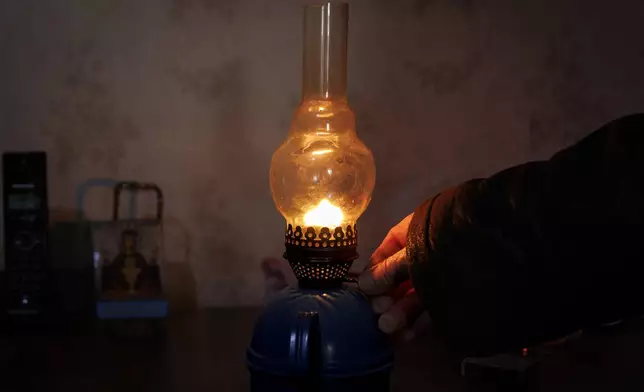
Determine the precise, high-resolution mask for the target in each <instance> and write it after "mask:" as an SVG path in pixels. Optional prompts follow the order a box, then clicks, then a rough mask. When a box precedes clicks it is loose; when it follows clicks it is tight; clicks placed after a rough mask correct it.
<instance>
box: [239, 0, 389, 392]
mask: <svg viewBox="0 0 644 392" xmlns="http://www.w3.org/2000/svg"><path fill="white" fill-rule="evenodd" d="M347 27H348V5H347V4H346V3H325V4H320V5H311V6H307V7H305V12H304V51H303V78H302V101H301V103H300V105H299V107H298V108H297V111H296V113H295V115H294V117H293V120H292V123H291V128H290V131H289V134H288V136H287V137H286V140H285V141H284V142H283V143H282V145H281V146H280V147H279V148H278V149H277V151H276V152H275V153H274V155H273V159H272V162H271V168H270V185H271V191H272V195H273V200H274V202H275V205H276V207H277V209H278V210H279V211H280V213H281V214H282V215H283V216H284V218H285V220H286V225H285V248H286V249H285V252H284V257H285V258H286V259H287V260H288V262H289V264H290V266H291V268H292V269H293V272H294V273H295V276H296V277H297V280H298V285H297V287H289V288H288V289H286V290H284V292H282V293H280V295H278V296H277V297H276V298H274V299H273V301H271V302H270V303H269V304H268V305H267V306H266V308H265V309H264V311H263V313H262V314H261V315H260V317H259V319H258V321H257V323H256V325H255V329H254V333H253V338H252V341H251V344H250V346H249V348H248V351H247V359H248V365H249V369H250V372H251V390H256V391H273V390H279V391H300V390H301V391H344V390H347V391H349V390H367V388H368V390H369V391H371V392H375V391H387V390H388V389H389V381H388V380H389V370H390V368H391V365H392V360H393V356H392V352H391V348H390V346H389V344H388V341H387V338H386V336H384V334H382V333H381V332H380V331H379V330H378V328H377V321H376V316H375V315H374V314H373V312H372V310H371V306H370V304H369V302H368V300H367V298H366V297H365V296H364V295H363V294H362V293H361V292H360V291H358V290H357V289H356V288H353V287H350V286H348V285H347V284H346V283H347V282H348V278H347V277H348V273H349V268H350V267H351V264H352V263H353V262H354V260H356V259H357V257H358V253H357V251H356V249H357V244H358V230H357V226H356V222H357V220H358V218H359V217H360V215H361V214H362V213H363V212H364V211H365V209H366V208H367V206H368V204H369V201H370V200H371V193H372V191H373V188H374V185H375V166H374V161H373V156H372V154H371V151H370V150H369V149H368V148H367V147H366V146H365V145H364V144H363V143H362V141H360V139H359V138H358V136H357V134H356V131H355V119H354V115H353V112H352V110H351V108H350V107H349V104H348V101H347V97H346V90H347V88H346V87H347V66H346V65H347Z"/></svg>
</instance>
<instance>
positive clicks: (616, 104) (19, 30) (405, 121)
mask: <svg viewBox="0 0 644 392" xmlns="http://www.w3.org/2000/svg"><path fill="white" fill-rule="evenodd" d="M303 3H305V2H304V1H295V0H292V1H290V0H289V1H265V0H241V1H232V0H231V1H223V0H158V1H151V0H150V1H144V0H140V1H126V0H120V1H119V0H111V1H109V0H66V1H63V0H21V1H3V2H0V147H1V148H2V150H14V149H45V150H47V151H48V152H49V153H50V168H51V173H50V184H51V185H50V188H51V189H50V192H51V205H52V206H53V207H56V208H58V209H61V210H69V209H72V208H73V207H74V193H75V187H76V186H77V184H78V183H80V182H81V181H83V180H85V179H87V178H90V177H115V178H124V179H138V180H148V181H154V182H157V183H158V184H160V185H161V186H162V187H163V189H164V190H165V192H166V199H167V215H168V217H169V218H168V236H169V237H170V238H169V241H168V259H169V261H170V262H172V263H183V265H185V266H189V267H190V269H191V273H192V276H194V280H195V281H196V291H197V294H198V300H199V303H200V304H202V305H222V304H224V305H229V304H248V303H256V302H258V301H260V300H261V296H262V292H263V290H262V285H263V282H262V277H261V273H260V270H259V261H260V259H261V258H262V257H263V256H266V255H276V256H277V255H279V254H280V253H281V251H282V220H281V217H280V216H279V215H278V214H277V212H276V211H275V209H274V207H273V204H272V201H271V197H270V192H269V188H268V165H269V162H270V157H271V154H272V151H273V150H274V149H275V148H276V147H277V146H278V145H279V143H280V142H281V140H282V139H283V138H284V137H285V135H286V132H287V129H288V126H289V121H290V116H291V114H292V112H293V110H294V109H295V106H296V104H297V102H298V98H299V80H300V75H299V74H300V37H301V32H300V28H301V8H300V6H301V4H303ZM642 16H644V3H642V2H641V1H639V0H630V1H629V0H620V1H613V2H605V1H599V0H578V1H572V0H523V1H515V0H479V1H474V0H450V1H447V0H445V1H441V0H399V1H390V0H371V1H367V0H361V1H358V0H356V1H353V2H352V19H351V22H350V23H351V25H350V64H349V66H350V69H349V74H350V76H349V77H350V87H349V89H350V99H351V102H352V105H353V107H354V108H355V111H356V114H357V121H358V132H359V134H360V135H361V137H362V138H363V139H364V140H365V142H366V143H367V144H368V145H369V146H370V147H371V148H372V149H373V151H374V154H375V157H376V164H377V167H378V174H377V185H376V192H375V194H374V199H373V202H372V204H371V207H370V208H369V209H368V211H367V213H366V214H365V215H364V217H363V219H362V220H361V222H360V223H361V225H360V226H361V235H362V238H361V251H362V253H363V254H365V255H367V254H368V253H369V252H370V250H371V249H372V248H373V247H374V246H375V245H376V244H377V242H378V241H379V240H380V239H381V238H382V236H383V235H384V234H385V233H386V231H387V230H388V228H389V227H390V226H391V225H392V224H393V223H395V222H397V220H398V219H400V218H401V217H403V216H404V215H406V214H407V213H409V212H410V211H411V210H412V209H413V208H414V207H415V206H416V205H417V204H418V203H419V202H420V201H421V200H423V199H424V198H425V197H428V196H430V195H431V194H432V193H434V192H436V191H439V190H440V188H442V187H445V186H448V185H451V184H454V183H457V182H459V181H462V180H465V179H468V178H471V177H475V176H483V175H487V174H490V173H492V172H494V171H496V170H499V169H502V168H504V167H506V166H508V165H511V164H516V163H520V162H523V161H526V160H530V159H537V158H543V157H547V156H548V155H549V154H551V153H552V152H553V151H555V150H557V149H559V148H561V147H563V146H565V145H568V144H570V143H571V142H573V141H575V140H577V139H579V138H580V137H581V136H583V135H585V134H586V133H588V132H590V131H591V130H592V129H594V128H596V127H597V126H598V125H600V124H601V123H602V122H604V121H606V120H608V119H610V118H612V117H615V116H618V115H621V114H624V113H627V112H632V111H636V110H638V109H639V110H641V109H642V106H643V105H644V71H643V70H644V42H642V40H641V37H642V35H641V20H642ZM108 197H109V196H108V195H107V194H102V195H99V196H96V197H94V198H93V199H92V201H91V202H90V203H89V206H88V208H89V209H90V210H91V212H92V213H93V214H94V215H95V216H98V215H100V214H101V213H102V214H103V215H106V214H107V210H106V208H105V207H106V206H107V205H108V203H109V201H108Z"/></svg>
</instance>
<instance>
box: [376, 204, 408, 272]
mask: <svg viewBox="0 0 644 392" xmlns="http://www.w3.org/2000/svg"><path fill="white" fill-rule="evenodd" d="M413 215H414V214H413V213H412V214H409V215H407V216H406V217H405V218H404V219H403V220H401V221H400V222H399V223H398V224H397V225H396V226H394V227H392V228H391V230H389V232H388V233H387V235H386V236H385V239H384V240H382V243H380V245H379V246H378V247H377V248H376V250H375V251H374V252H373V254H372V255H371V265H375V264H378V263H380V262H382V261H383V260H385V259H386V258H388V257H391V256H393V255H394V254H396V253H397V252H398V251H400V250H401V249H402V248H404V247H405V246H407V229H408V228H409V223H410V222H411V218H412V217H413Z"/></svg>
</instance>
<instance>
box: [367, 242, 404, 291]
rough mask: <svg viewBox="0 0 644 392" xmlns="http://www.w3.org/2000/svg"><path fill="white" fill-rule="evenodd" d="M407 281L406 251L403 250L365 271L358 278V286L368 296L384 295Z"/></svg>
mask: <svg viewBox="0 0 644 392" xmlns="http://www.w3.org/2000/svg"><path fill="white" fill-rule="evenodd" d="M408 279H409V262H408V260H407V249H406V248H403V249H401V250H399V251H398V252H397V253H395V254H394V255H393V256H390V257H388V258H386V259H385V260H383V261H382V262H380V263H378V264H376V265H374V266H373V267H371V268H369V269H367V270H366V271H364V272H363V273H362V275H360V277H359V278H358V286H359V287H360V289H361V290H362V291H363V292H364V293H365V294H369V295H379V294H384V293H387V292H388V291H390V290H391V289H393V288H394V287H396V286H397V285H399V284H400V283H402V282H404V281H406V280H408Z"/></svg>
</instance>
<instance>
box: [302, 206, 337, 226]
mask: <svg viewBox="0 0 644 392" xmlns="http://www.w3.org/2000/svg"><path fill="white" fill-rule="evenodd" d="M343 219H344V215H343V214H342V210H341V209H340V207H336V206H334V205H333V204H331V203H330V202H329V201H328V200H327V199H324V200H322V201H321V202H320V204H318V205H317V206H315V207H314V208H312V209H311V210H309V212H307V213H306V214H305V215H304V224H305V225H306V226H309V227H311V226H316V227H329V228H334V227H338V226H340V225H341V224H342V220H343Z"/></svg>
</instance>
